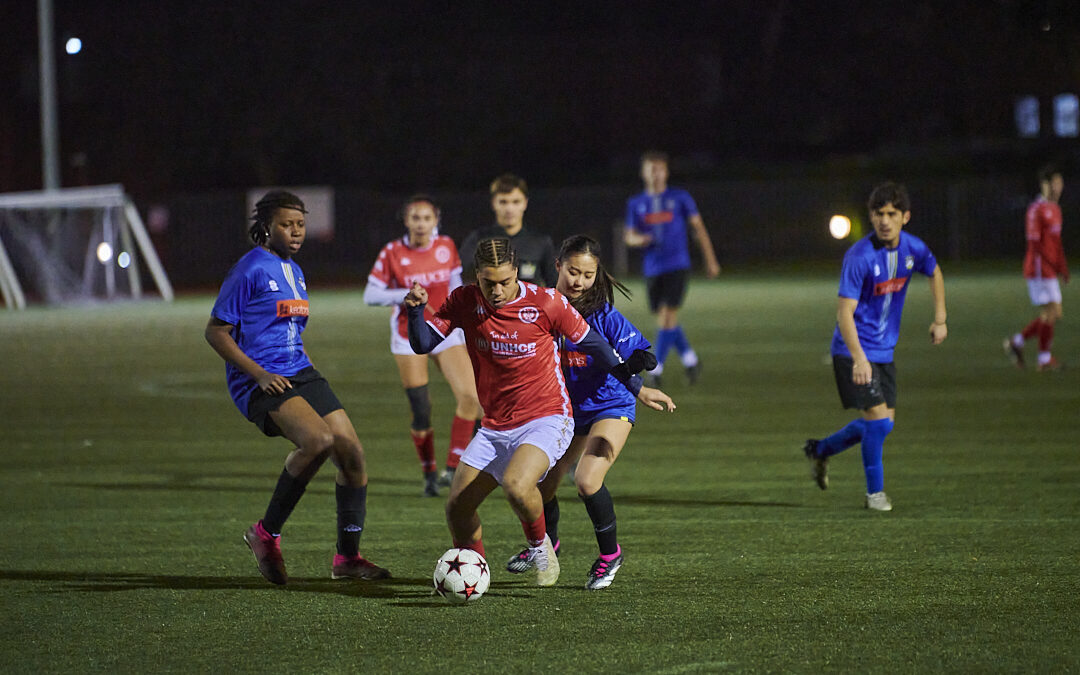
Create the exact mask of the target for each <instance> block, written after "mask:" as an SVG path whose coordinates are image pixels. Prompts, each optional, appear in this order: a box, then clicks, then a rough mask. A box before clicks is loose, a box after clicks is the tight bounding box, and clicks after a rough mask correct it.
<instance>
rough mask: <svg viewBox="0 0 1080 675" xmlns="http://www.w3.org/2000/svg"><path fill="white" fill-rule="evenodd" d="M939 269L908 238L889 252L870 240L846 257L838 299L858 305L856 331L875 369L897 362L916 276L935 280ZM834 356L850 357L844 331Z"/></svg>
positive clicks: (836, 335)
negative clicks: (895, 356) (902, 319)
mask: <svg viewBox="0 0 1080 675" xmlns="http://www.w3.org/2000/svg"><path fill="white" fill-rule="evenodd" d="M936 268H937V260H936V259H935V258H934V254H933V253H931V252H930V249H929V247H927V245H926V244H925V243H923V240H922V239H919V238H918V237H916V236H915V235H913V234H908V233H907V232H901V233H900V242H899V244H897V246H896V248H893V249H890V248H886V247H885V245H884V244H883V243H882V242H881V241H879V240H878V238H877V236H875V235H873V234H871V235H870V236H868V237H866V238H864V239H861V240H859V241H858V242H857V243H856V244H855V245H854V246H852V247H851V248H849V249H848V251H847V253H846V254H844V263H843V265H842V267H841V268H840V293H839V295H840V297H841V298H850V299H853V300H858V301H859V304H858V306H857V307H856V308H855V328H856V330H857V331H858V334H859V344H860V345H862V348H863V351H864V352H866V358H867V359H869V360H870V361H873V362H874V363H891V362H892V360H893V350H894V349H895V348H896V341H897V339H898V338H899V337H900V315H901V313H902V312H903V310H904V298H905V297H906V295H907V288H908V281H910V280H911V275H912V274H913V273H915V272H919V273H921V274H925V275H926V276H928V277H929V276H933V274H934V269H936ZM832 354H833V356H846V357H848V358H850V357H851V352H850V351H849V350H848V348H847V345H846V344H844V338H843V337H842V336H841V335H840V326H839V325H837V327H836V329H835V330H834V331H833V339H832Z"/></svg>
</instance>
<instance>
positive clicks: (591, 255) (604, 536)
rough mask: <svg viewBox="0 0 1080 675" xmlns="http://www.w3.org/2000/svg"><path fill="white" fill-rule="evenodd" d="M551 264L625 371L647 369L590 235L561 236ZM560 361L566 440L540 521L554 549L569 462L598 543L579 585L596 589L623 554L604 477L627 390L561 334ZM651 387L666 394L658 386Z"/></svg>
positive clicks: (629, 414) (641, 344) (627, 425)
mask: <svg viewBox="0 0 1080 675" xmlns="http://www.w3.org/2000/svg"><path fill="white" fill-rule="evenodd" d="M555 266H556V268H557V269H558V272H559V276H558V281H557V282H556V286H555V288H556V290H558V291H559V292H560V293H562V294H563V295H565V296H566V297H567V298H569V299H570V304H572V305H573V306H574V308H575V309H577V310H578V312H579V313H580V314H581V315H582V316H583V317H585V321H586V322H587V323H588V324H589V326H590V327H591V328H592V329H593V330H595V331H596V332H597V333H598V334H599V335H601V336H602V337H603V338H604V340H606V341H607V342H608V344H610V345H611V346H612V348H613V349H614V350H615V351H616V352H617V353H618V354H619V357H620V358H621V359H622V360H623V361H624V363H626V365H627V369H628V371H629V372H634V373H636V372H638V371H641V370H647V369H648V368H651V367H652V366H654V365H655V364H656V358H655V357H654V356H653V355H652V354H651V353H649V351H648V349H649V347H650V345H649V341H648V340H646V339H645V336H643V335H642V334H641V331H640V330H638V329H637V328H636V327H634V325H633V324H632V323H630V322H629V321H628V320H627V319H626V317H624V316H623V315H622V314H620V313H619V310H617V309H615V307H614V305H613V304H612V303H613V302H614V300H615V294H614V290H615V289H618V290H619V291H620V292H622V293H623V294H624V295H627V297H629V295H628V292H627V291H626V288H625V287H624V286H623V285H622V284H620V283H619V282H618V281H616V280H615V278H614V277H612V276H611V275H610V274H608V272H607V270H605V269H604V265H603V263H602V262H601V259H600V245H599V244H598V243H597V242H596V240H594V239H592V238H591V237H587V236H584V235H575V236H572V237H570V238H568V239H566V240H565V241H563V243H562V246H561V247H560V250H559V257H558V259H557V260H556V263H555ZM562 365H563V372H564V373H565V376H566V388H567V390H568V391H569V393H570V402H571V403H572V404H573V408H574V439H573V441H571V442H570V446H569V448H567V450H566V454H564V455H563V456H562V458H561V459H560V460H559V461H558V462H557V463H556V464H555V466H554V467H553V468H552V470H551V471H550V472H549V473H548V475H547V477H546V478H544V480H543V481H542V482H541V483H540V493H541V496H542V497H543V498H544V521H545V524H546V527H547V533H548V536H549V537H550V538H551V541H552V542H554V543H555V544H554V547H555V551H556V553H558V551H559V548H560V542H559V500H558V497H556V495H555V493H556V490H557V488H558V486H559V483H560V482H562V478H563V476H565V475H566V473H567V472H568V471H569V469H570V467H571V466H573V465H574V463H575V462H576V463H577V468H576V469H575V471H574V483H575V484H576V486H577V491H578V496H579V497H580V498H581V500H582V501H583V502H584V503H585V510H586V511H587V512H588V514H589V518H590V519H591V520H592V523H593V531H594V532H595V533H596V543H597V545H598V546H599V548H600V554H599V557H597V559H596V562H594V563H593V566H592V569H591V570H590V571H589V576H588V579H587V580H586V582H585V588H586V589H589V590H599V589H601V588H607V587H608V586H610V585H611V582H612V580H613V579H614V578H615V573H616V572H617V571H619V567H621V566H622V563H623V559H624V554H623V550H622V547H621V546H620V545H619V540H618V537H617V536H616V529H615V506H614V503H613V501H612V498H611V494H610V493H609V492H608V489H607V486H606V485H605V484H604V478H605V476H607V472H608V471H609V470H610V469H611V466H612V465H613V464H614V463H615V460H616V459H617V458H618V457H619V453H620V452H621V451H622V448H623V446H624V445H625V444H626V439H627V437H628V436H629V434H630V429H631V428H633V426H634V420H635V418H636V415H635V410H636V407H635V397H634V395H633V394H632V393H630V392H629V391H628V390H627V389H626V387H624V386H623V385H621V384H620V383H619V381H618V380H616V379H615V378H614V377H612V376H611V375H610V374H608V372H607V371H606V370H605V369H603V368H601V367H600V366H599V364H597V363H595V362H594V361H593V359H592V357H590V356H588V355H587V354H585V353H584V352H582V351H580V350H578V349H577V347H576V345H573V344H571V343H569V342H567V341H563V346H562ZM658 393H660V394H662V395H663V396H664V397H665V398H667V395H666V394H663V392H658ZM674 409H675V404H674V403H671V404H670V405H669V410H674ZM523 553H524V552H523ZM519 555H520V554H519Z"/></svg>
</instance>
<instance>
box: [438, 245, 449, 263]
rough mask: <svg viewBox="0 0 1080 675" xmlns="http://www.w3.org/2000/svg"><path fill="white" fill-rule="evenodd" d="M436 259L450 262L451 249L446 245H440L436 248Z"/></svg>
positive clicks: (441, 261)
mask: <svg viewBox="0 0 1080 675" xmlns="http://www.w3.org/2000/svg"><path fill="white" fill-rule="evenodd" d="M435 260H437V261H438V262H440V263H443V264H445V263H447V262H450V249H448V248H446V247H445V246H440V247H438V248H436V249H435Z"/></svg>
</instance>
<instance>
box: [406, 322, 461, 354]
mask: <svg viewBox="0 0 1080 675" xmlns="http://www.w3.org/2000/svg"><path fill="white" fill-rule="evenodd" d="M463 344H465V331H463V330H461V329H460V328H455V329H454V330H452V331H450V334H449V335H447V336H446V339H445V340H443V341H442V342H440V343H439V345H438V346H437V347H435V349H432V350H431V354H441V353H442V352H444V351H446V350H447V349H450V348H451V347H456V346H458V345H463ZM390 353H391V354H405V355H415V354H416V352H414V351H413V350H412V347H410V346H409V338H404V337H401V336H400V335H398V332H397V331H396V330H391V331H390Z"/></svg>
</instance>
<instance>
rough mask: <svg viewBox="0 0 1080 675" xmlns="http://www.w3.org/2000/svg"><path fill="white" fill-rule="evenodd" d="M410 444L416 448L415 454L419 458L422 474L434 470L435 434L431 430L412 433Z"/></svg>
mask: <svg viewBox="0 0 1080 675" xmlns="http://www.w3.org/2000/svg"><path fill="white" fill-rule="evenodd" d="M412 442H413V445H415V446H416V454H417V456H418V457H420V466H422V467H423V469H424V473H429V472H431V471H434V470H435V432H434V431H432V430H431V429H428V430H427V431H416V430H413V431H412Z"/></svg>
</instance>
